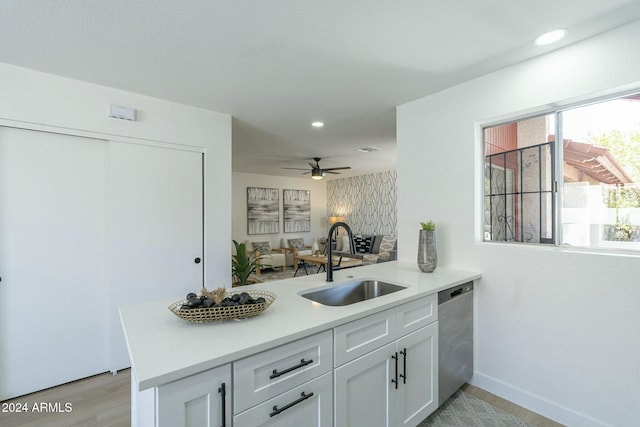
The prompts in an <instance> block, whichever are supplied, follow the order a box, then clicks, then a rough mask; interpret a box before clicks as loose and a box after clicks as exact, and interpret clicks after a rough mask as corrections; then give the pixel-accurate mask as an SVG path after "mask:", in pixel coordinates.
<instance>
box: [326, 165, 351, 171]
mask: <svg viewBox="0 0 640 427" xmlns="http://www.w3.org/2000/svg"><path fill="white" fill-rule="evenodd" d="M344 169H351V166H343V167H341V168H327V169H322V170H323V171H336V170H344Z"/></svg>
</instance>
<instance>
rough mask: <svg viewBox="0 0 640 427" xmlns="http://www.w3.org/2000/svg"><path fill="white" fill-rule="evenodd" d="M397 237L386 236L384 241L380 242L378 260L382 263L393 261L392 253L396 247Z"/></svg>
mask: <svg viewBox="0 0 640 427" xmlns="http://www.w3.org/2000/svg"><path fill="white" fill-rule="evenodd" d="M396 240H398V238H397V237H394V236H384V237H383V238H382V241H381V242H380V250H379V252H378V259H379V260H380V261H390V260H391V252H393V248H394V247H395V245H396Z"/></svg>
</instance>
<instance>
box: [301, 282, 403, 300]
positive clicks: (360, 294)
mask: <svg viewBox="0 0 640 427" xmlns="http://www.w3.org/2000/svg"><path fill="white" fill-rule="evenodd" d="M402 289H406V286H400V285H394V284H393V283H387V282H381V281H379V280H373V279H371V280H357V281H353V282H347V283H343V284H341V285H335V286H332V287H330V288H325V289H320V290H317V291H310V292H306V293H303V294H300V296H303V297H305V298H307V299H310V300H311V301H315V302H319V303H320V304H323V305H330V306H341V305H349V304H354V303H356V302H360V301H364V300H368V299H371V298H378V297H381V296H383V295H387V294H391V293H393V292H397V291H400V290H402Z"/></svg>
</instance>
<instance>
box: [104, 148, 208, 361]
mask: <svg viewBox="0 0 640 427" xmlns="http://www.w3.org/2000/svg"><path fill="white" fill-rule="evenodd" d="M108 184H109V194H108V196H109V197H108V199H109V207H108V220H109V233H108V239H109V251H108V265H109V269H108V273H109V301H110V313H109V314H110V316H109V320H110V323H109V326H110V333H109V337H110V341H109V343H110V346H109V348H110V352H109V355H110V357H109V368H110V369H111V370H114V371H115V370H118V369H122V368H125V367H128V366H130V363H129V356H128V353H127V350H126V344H125V340H124V334H123V332H122V327H121V325H120V317H119V312H118V307H119V306H120V305H125V304H127V305H129V304H135V303H139V302H144V301H148V300H149V299H159V298H165V297H166V298H171V297H173V298H175V299H176V300H178V299H180V298H183V297H184V295H186V294H187V293H188V292H197V291H198V290H199V289H200V288H201V287H202V283H203V261H202V260H203V259H204V257H203V247H202V242H203V240H202V239H203V232H202V230H203V229H202V197H203V196H202V153H200V152H193V151H185V150H177V149H168V148H163V147H155V146H146V145H139V144H128V143H122V142H114V141H111V142H110V143H109V175H108Z"/></svg>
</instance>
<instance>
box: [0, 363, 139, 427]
mask: <svg viewBox="0 0 640 427" xmlns="http://www.w3.org/2000/svg"><path fill="white" fill-rule="evenodd" d="M130 381H131V376H130V371H129V369H125V370H122V371H120V372H118V374H117V375H112V374H111V373H104V374H100V375H95V376H93V377H89V378H85V379H82V380H78V381H74V382H71V383H67V384H63V385H61V386H58V387H53V388H49V389H47V390H42V391H39V392H37V393H32V394H29V395H27V396H22V397H18V398H15V399H12V400H9V401H6V402H2V404H0V426H2V427H129V426H130V425H131V382H130ZM5 403H6V404H7V406H10V405H11V404H14V408H15V405H16V404H20V405H26V407H27V408H28V412H10V413H8V412H2V410H3V409H5ZM42 403H45V404H47V403H51V404H53V405H54V406H55V405H56V403H58V406H59V407H60V408H62V410H64V408H65V404H70V405H71V411H69V412H57V413H43V412H35V411H33V408H34V405H36V408H37V407H39V406H40V405H41V404H42ZM22 407H24V406H22ZM14 408H10V407H9V408H7V409H14ZM53 409H56V408H55V407H54V408H53Z"/></svg>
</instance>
